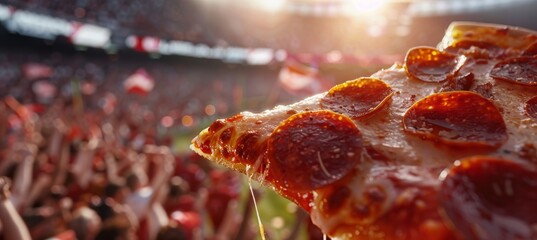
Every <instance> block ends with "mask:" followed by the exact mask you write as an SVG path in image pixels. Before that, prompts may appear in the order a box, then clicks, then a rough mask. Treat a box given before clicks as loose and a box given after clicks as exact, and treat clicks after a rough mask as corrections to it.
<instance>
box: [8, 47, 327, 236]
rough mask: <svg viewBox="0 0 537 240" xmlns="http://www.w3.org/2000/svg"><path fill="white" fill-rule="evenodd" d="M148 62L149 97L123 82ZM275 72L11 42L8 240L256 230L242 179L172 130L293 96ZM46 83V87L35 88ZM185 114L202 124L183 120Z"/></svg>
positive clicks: (187, 132)
mask: <svg viewBox="0 0 537 240" xmlns="http://www.w3.org/2000/svg"><path fill="white" fill-rule="evenodd" d="M141 67H143V68H144V69H146V71H147V73H148V74H150V75H151V76H152V78H154V80H155V88H154V89H153V90H152V91H150V92H148V93H147V94H145V95H142V96H140V95H135V94H132V93H129V92H127V91H126V90H125V89H124V86H123V81H124V80H125V79H126V78H128V77H129V75H130V74H132V73H133V72H135V71H136V70H137V69H139V68H141ZM207 69H210V71H208V70H207ZM278 70H279V69H273V68H271V67H270V66H269V67H252V66H240V65H230V64H225V63H221V62H217V61H208V60H194V59H188V60H185V59H180V58H173V59H150V58H148V57H146V56H143V55H129V54H125V55H122V54H116V55H107V54H105V53H95V52H92V51H86V52H78V51H72V50H69V49H58V48H52V49H46V48H41V47H36V48H33V47H32V46H31V45H30V46H27V47H25V48H20V47H16V46H14V47H13V48H3V49H2V51H0V85H1V87H0V100H1V101H0V176H2V177H1V178H0V190H1V191H0V225H1V227H0V229H1V230H0V239H6V240H9V239H247V238H253V237H254V236H255V234H258V231H259V230H258V228H257V223H256V222H255V221H252V219H253V218H252V217H251V216H252V214H253V213H252V206H253V205H252V202H251V200H248V201H249V202H247V203H244V197H241V194H242V193H243V189H244V184H243V181H242V179H241V178H240V177H239V176H238V175H236V174H234V173H231V172H229V171H227V170H222V169H220V168H215V166H214V165H212V164H210V163H209V162H208V161H207V160H205V159H202V158H200V157H199V156H197V155H195V154H193V153H191V152H190V151H188V149H187V146H186V145H185V144H182V145H179V146H178V145H177V144H176V139H177V138H183V139H188V140H189V139H191V138H192V137H193V136H194V134H195V133H196V132H197V131H199V129H200V127H204V126H207V125H208V121H210V120H212V119H214V118H217V117H225V116H229V114H230V113H234V112H237V111H239V110H242V109H250V110H254V111H255V110H256V109H262V108H266V107H268V106H271V105H274V104H276V103H281V102H283V101H286V100H287V101H288V100H290V99H291V98H292V97H293V96H289V95H288V94H284V93H282V92H281V87H280V86H279V85H278V84H277V81H275V79H276V78H277V73H278ZM42 83H46V85H45V86H48V87H43V86H41V87H36V86H40V84H42ZM51 87H52V88H51ZM51 89H55V90H51ZM271 89H272V90H271ZM295 97H296V96H295ZM271 99H272V100H271ZM207 105H211V106H214V112H212V113H211V112H210V111H207V108H206V106H207ZM185 115H188V116H192V117H193V119H194V120H195V121H197V122H198V123H199V126H195V125H194V126H193V125H188V126H187V125H184V124H181V116H185ZM165 116H169V117H171V119H172V123H171V124H164V123H163V121H161V119H163V117H165ZM204 121H205V122H204ZM241 199H242V201H241ZM297 219H299V218H297ZM300 219H301V221H306V220H307V219H308V218H304V216H303V215H302V217H301V218H300ZM310 224H311V223H310ZM297 226H298V225H297ZM311 226H313V225H311ZM310 228H311V229H312V231H313V232H315V233H316V234H318V235H319V234H320V232H318V229H317V228H316V227H310ZM267 234H270V233H267ZM312 236H313V235H312ZM293 238H296V231H295V233H294V235H293V234H291V236H290V237H289V239H293ZM320 238H322V235H319V236H317V238H312V239H320Z"/></svg>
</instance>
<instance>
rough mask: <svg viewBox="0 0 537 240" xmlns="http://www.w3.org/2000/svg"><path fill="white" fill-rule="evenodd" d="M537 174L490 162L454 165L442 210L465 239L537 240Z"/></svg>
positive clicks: (514, 165)
mask: <svg viewBox="0 0 537 240" xmlns="http://www.w3.org/2000/svg"><path fill="white" fill-rule="evenodd" d="M536 189H537V171H535V170H532V169H530V168H529V167H528V166H525V165H522V164H519V163H516V162H513V161H510V160H506V159H500V158H495V157H490V156H478V157H471V158H468V159H464V160H461V161H459V162H456V163H455V166H454V167H452V168H451V169H450V170H449V171H448V172H447V174H446V176H445V178H444V179H443V182H442V186H441V189H440V204H441V206H442V208H443V211H444V212H445V215H446V216H447V218H448V219H449V220H451V222H452V224H453V225H454V227H455V228H456V229H457V230H458V231H459V232H460V233H461V234H462V235H463V236H464V237H465V239H483V240H485V239H487V240H495V239H498V240H508V239H536V238H537V232H536V231H535V226H537V225H536V224H537V207H536V203H537V191H535V190H536Z"/></svg>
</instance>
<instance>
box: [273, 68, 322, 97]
mask: <svg viewBox="0 0 537 240" xmlns="http://www.w3.org/2000/svg"><path fill="white" fill-rule="evenodd" d="M278 77H279V81H280V84H282V86H283V88H284V89H285V90H287V91H288V92H290V93H293V94H300V93H303V94H314V93H319V92H321V91H323V90H325V89H324V86H323V84H322V82H321V76H320V74H319V70H318V69H317V68H314V67H310V66H307V65H304V64H301V63H298V62H288V63H286V64H285V65H284V66H283V67H282V69H281V70H280V73H279V76H278Z"/></svg>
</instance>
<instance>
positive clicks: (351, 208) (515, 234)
mask: <svg viewBox="0 0 537 240" xmlns="http://www.w3.org/2000/svg"><path fill="white" fill-rule="evenodd" d="M191 148H192V149H193V150H194V151H196V152H197V153H199V154H200V155H202V156H204V157H206V158H208V159H210V160H212V161H214V162H215V163H218V164H222V165H224V166H227V167H229V168H231V169H234V170H236V171H238V172H241V173H244V174H246V175H248V176H250V177H251V178H253V179H254V180H257V181H259V182H261V183H263V184H264V185H266V186H268V187H270V188H272V189H274V190H275V191H277V192H278V193H279V194H281V195H282V196H284V197H286V198H288V199H290V200H292V201H294V202H296V203H297V204H298V205H299V206H301V207H302V208H303V209H305V210H306V211H307V212H308V213H309V214H310V216H311V218H312V220H313V222H314V223H315V224H316V225H317V226H319V227H320V229H321V230H322V231H323V233H325V234H327V235H328V236H330V237H334V238H337V239H368V240H371V239H537V33H536V32H534V31H531V30H527V29H521V28H517V27H508V26H500V25H490V24H477V23H468V22H456V23H453V24H452V25H450V27H449V29H448V30H447V31H446V35H445V37H444V38H443V39H442V41H441V43H440V44H439V45H438V47H437V48H433V47H416V48H412V49H410V50H409V51H408V52H407V54H406V57H405V60H404V63H403V64H395V65H393V66H392V67H391V68H389V69H384V70H380V71H379V72H377V73H375V74H373V75H372V76H370V77H361V78H358V79H355V80H350V81H347V82H344V83H342V84H339V85H336V86H334V87H333V88H332V89H330V90H329V91H327V92H324V93H321V94H317V95H314V96H311V97H308V98H306V99H303V100H301V101H299V102H297V103H294V104H290V105H286V106H277V107H275V108H274V109H271V110H266V111H264V112H260V113H251V112H241V113H239V114H237V115H235V116H233V117H230V118H227V119H219V120H216V121H215V122H214V123H212V124H211V125H210V126H209V127H208V128H207V129H205V130H203V131H202V132H201V133H200V134H199V135H198V136H197V137H196V138H195V139H194V140H193V141H192V145H191Z"/></svg>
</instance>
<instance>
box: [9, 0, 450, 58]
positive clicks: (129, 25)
mask: <svg viewBox="0 0 537 240" xmlns="http://www.w3.org/2000/svg"><path fill="white" fill-rule="evenodd" d="M5 2H6V3H7V4H9V5H12V6H14V7H18V8H21V9H27V10H30V11H34V12H37V13H41V14H47V15H51V16H55V17H60V18H63V19H67V20H72V21H80V22H85V23H92V24H97V25H99V26H104V27H107V28H110V29H111V30H112V32H113V34H114V36H115V39H113V41H116V42H120V43H121V44H123V42H124V41H125V40H124V39H125V38H126V37H127V36H129V35H142V36H154V37H159V38H162V39H166V40H183V41H189V42H194V43H204V44H208V45H210V46H222V47H226V46H236V47H244V48H262V47H267V48H273V49H285V50H287V51H289V52H292V53H311V54H328V53H330V52H332V51H334V50H337V51H339V52H342V53H345V54H351V55H382V54H403V53H404V52H405V51H406V50H407V49H408V48H409V47H412V46H415V45H416V44H418V45H419V44H426V45H431V44H436V42H437V41H439V40H440V38H441V36H442V34H443V31H444V30H445V28H444V27H439V26H441V25H445V26H447V24H448V22H447V21H440V22H439V21H434V20H427V21H419V23H416V22H414V23H413V22H412V21H411V20H410V18H409V17H408V16H407V17H406V18H404V17H402V16H401V14H404V13H405V9H404V6H406V5H402V6H399V7H398V8H393V9H391V11H390V12H384V13H382V14H380V13H371V14H369V15H368V14H366V13H361V12H357V13H356V16H355V17H348V16H336V17H334V16H332V17H315V16H300V15H297V14H293V13H289V12H285V11H282V12H267V11H263V10H260V8H256V7H252V4H245V3H244V2H243V1H222V2H220V1H193V0H181V1H163V0H155V1H136V2H132V1H126V0H109V1H102V0H75V1H68V2H65V1H62V0H23V1H18V0H6V1H5ZM431 23H434V24H431ZM412 24H414V25H412ZM429 26H433V27H432V28H429ZM423 29H427V31H423ZM431 36H436V37H434V38H431ZM394 39H397V41H394Z"/></svg>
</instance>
